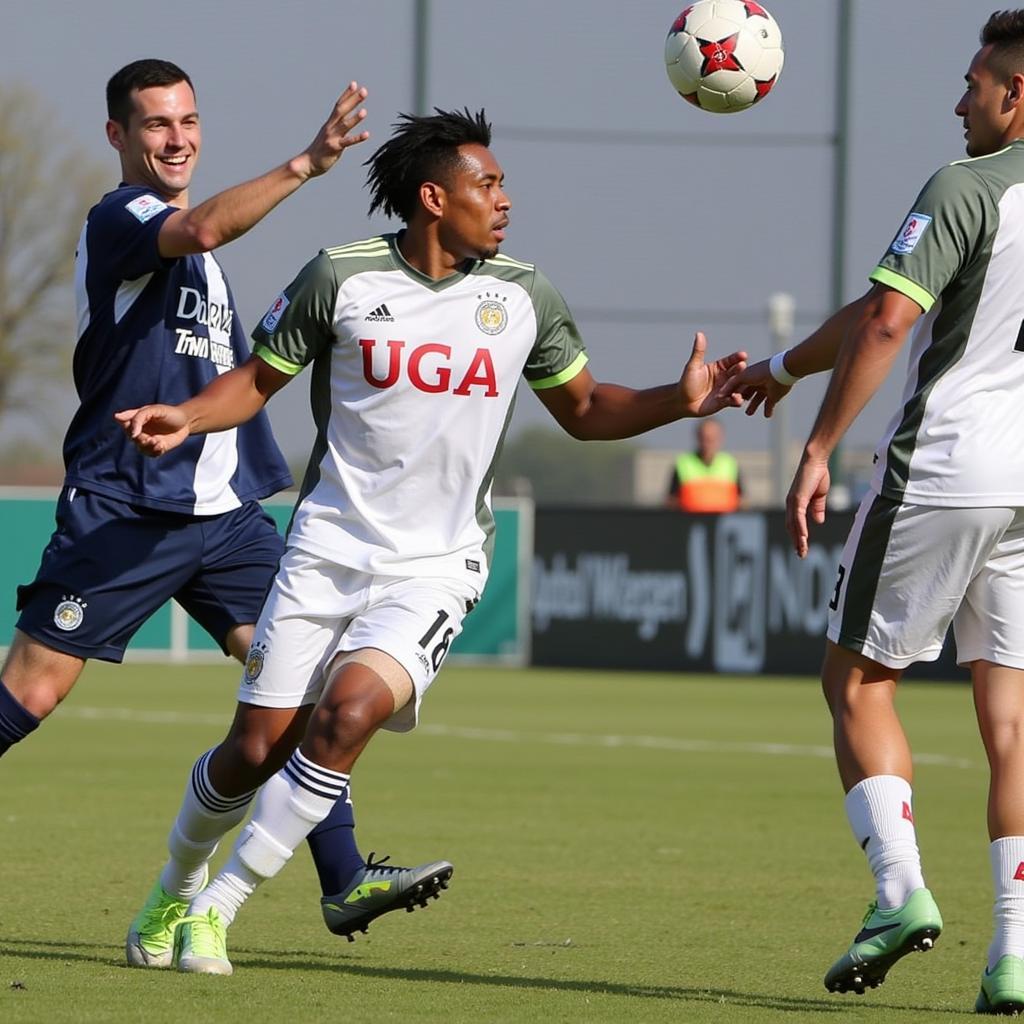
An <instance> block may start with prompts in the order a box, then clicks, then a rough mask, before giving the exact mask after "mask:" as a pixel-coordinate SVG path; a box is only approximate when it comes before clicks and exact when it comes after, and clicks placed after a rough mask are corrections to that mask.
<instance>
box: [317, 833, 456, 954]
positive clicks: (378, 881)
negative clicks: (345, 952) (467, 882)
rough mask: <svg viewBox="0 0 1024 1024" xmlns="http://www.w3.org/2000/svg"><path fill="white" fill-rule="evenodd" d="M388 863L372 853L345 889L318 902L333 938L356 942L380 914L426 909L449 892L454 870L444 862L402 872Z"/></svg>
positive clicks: (405, 869)
mask: <svg viewBox="0 0 1024 1024" xmlns="http://www.w3.org/2000/svg"><path fill="white" fill-rule="evenodd" d="M387 859H388V858H387V857H382V858H381V859H380V860H376V861H375V860H374V859H373V854H372V853H371V854H370V856H369V858H368V859H367V861H366V867H364V868H361V869H360V870H359V871H357V872H356V875H355V877H354V878H353V879H352V881H351V882H350V883H349V885H348V888H347V889H345V890H344V891H343V892H339V893H338V894H337V895H335V896H324V897H323V898H322V899H321V900H320V909H321V910H322V912H323V915H324V924H326V925H327V927H328V928H329V929H330V930H331V931H332V932H334V934H335V935H344V936H345V938H347V939H348V941H349V942H355V933H356V932H365V931H366V928H367V925H369V923H370V922H371V921H373V920H375V919H376V918H378V917H380V916H381V914H387V913H388V912H389V911H392V910H408V911H412V910H414V909H415V908H416V907H425V906H426V905H427V900H428V899H435V900H436V899H437V898H438V897H439V896H440V895H441V892H442V890H444V889H447V888H448V880H449V879H450V878H451V877H452V872H454V870H455V868H454V867H452V865H451V864H449V863H448V861H446V860H435V861H431V863H429V864H420V865H419V866H418V867H414V868H402V867H398V866H397V865H393V864H386V863H385V861H386V860H387Z"/></svg>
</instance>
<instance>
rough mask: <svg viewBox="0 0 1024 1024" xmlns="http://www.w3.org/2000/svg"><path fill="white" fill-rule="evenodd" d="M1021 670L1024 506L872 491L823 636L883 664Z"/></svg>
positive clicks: (855, 529)
mask: <svg viewBox="0 0 1024 1024" xmlns="http://www.w3.org/2000/svg"><path fill="white" fill-rule="evenodd" d="M951 622H952V624H953V636H954V638H955V640H956V650H957V661H958V662H959V663H960V664H962V665H963V664H967V663H968V662H971V661H975V660H978V659H983V660H985V661H991V662H993V663H994V664H996V665H1004V666H1006V667H1007V668H1024V509H1017V508H939V507H936V506H932V505H907V504H902V503H900V502H897V501H891V500H890V499H888V498H883V497H881V496H880V495H876V494H874V493H869V494H868V495H867V496H866V497H865V498H864V500H863V501H862V502H861V505H860V508H859V509H858V510H857V515H856V518H855V519H854V523H853V527H852V529H851V530H850V536H849V538H848V539H847V541H846V546H845V547H844V548H843V554H842V557H841V558H840V564H839V576H838V579H837V581H836V589H835V592H834V593H833V595H832V600H831V602H830V603H829V624H828V638H829V639H830V640H832V641H833V642H834V643H837V644H839V645H840V646H842V647H846V648H849V649H850V650H853V651H858V652H860V653H861V654H863V655H865V657H868V658H871V660H872V661H877V662H879V663H880V664H882V665H885V666H887V667H889V668H894V669H904V668H906V667H907V666H908V665H911V664H913V663H914V662H917V661H935V660H936V659H937V658H938V656H939V653H940V651H941V649H942V641H943V638H944V637H945V635H946V631H947V630H948V628H949V625H950V623H951Z"/></svg>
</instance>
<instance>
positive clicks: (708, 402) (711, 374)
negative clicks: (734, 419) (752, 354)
mask: <svg viewBox="0 0 1024 1024" xmlns="http://www.w3.org/2000/svg"><path fill="white" fill-rule="evenodd" d="M707 347H708V341H707V338H705V337H704V335H703V334H702V333H701V332H700V331H698V332H697V334H696V335H695V336H694V339H693V351H692V352H691V353H690V358H689V359H688V360H687V362H686V366H685V367H684V368H683V375H682V377H680V378H679V392H680V395H681V397H682V401H683V405H684V406H685V408H686V415H687V416H710V415H711V414H712V413H716V412H718V411H719V410H720V409H726V408H730V407H734V406H739V405H742V404H743V399H742V398H741V397H740V395H739V394H738V393H737V392H735V391H733V390H732V389H730V388H728V387H727V386H726V385H727V382H728V381H729V380H731V379H732V378H733V377H735V376H736V374H738V373H740V372H741V371H742V370H743V369H744V368H745V367H746V365H747V353H746V352H733V353H731V354H730V355H727V356H724V357H723V358H722V359H717V360H715V362H713V363H705V362H704V353H705V352H706V351H707Z"/></svg>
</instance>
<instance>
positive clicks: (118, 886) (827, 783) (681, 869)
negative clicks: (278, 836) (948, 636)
mask: <svg viewBox="0 0 1024 1024" xmlns="http://www.w3.org/2000/svg"><path fill="white" fill-rule="evenodd" d="M235 680H236V671H235V670H234V669H233V668H232V667H231V666H230V665H227V664H225V665H224V666H222V667H180V668H173V667H166V666H159V667H156V666H143V665H138V664H130V665H126V666H122V667H120V668H111V667H108V666H100V665H92V666H90V667H89V668H88V669H87V671H86V674H85V676H84V677H83V679H82V681H81V682H80V684H79V686H78V688H77V689H76V692H75V693H74V694H73V695H72V697H71V698H70V699H69V701H68V702H67V704H66V705H65V707H64V708H62V709H61V710H60V711H59V712H58V713H57V714H56V716H55V717H54V718H53V719H52V720H51V721H49V722H47V723H46V724H45V725H44V726H43V728H42V729H41V730H40V731H39V732H38V733H37V734H36V735H35V736H34V737H33V738H32V739H31V740H30V741H29V742H27V743H25V744H22V745H21V746H20V747H18V748H16V749H15V750H14V751H13V752H12V753H10V754H9V755H8V756H7V757H5V758H4V759H3V761H2V764H0V778H2V780H3V785H2V789H0V792H2V794H3V796H2V802H0V850H2V853H3V870H2V874H0V1021H2V1022H4V1024H21V1022H27V1021H31V1022H47V1024H49V1022H67V1021H76V1022H78V1021H82V1022H86V1021H87V1022H99V1021H111V1022H129V1021H145V1022H147V1024H163V1022H170V1021H175V1022H178V1021H182V1022H188V1021H203V1022H217V1024H220V1022H235V1021H246V1022H248V1021H261V1022H263V1021H266V1022H279V1021H280V1022H285V1021H295V1022H296V1024H304V1022H307V1021H356V1022H363V1021H371V1022H372V1021H443V1022H445V1024H459V1022H474V1024H477V1022H499V1021H500V1022H505V1021H508V1022H532V1021H543V1022H545V1024H551V1022H561V1021H566V1022H570V1021H572V1022H575V1021H586V1022H591V1021H630V1022H644V1024H646V1022H659V1021H674V1022H678V1021H699V1022H703V1021H722V1022H737V1021H742V1022H744V1024H746V1022H758V1021H787V1022H789V1021H791V1022H801V1021H827V1020H840V1019H842V1020H846V1021H887V1022H888V1021H896V1022H898V1021H912V1020H913V1021H927V1022H934V1021H945V1020H954V1019H959V1018H962V1016H963V1015H964V1014H965V1013H967V1012H969V1011H970V1010H971V1008H972V1007H973V1001H974V996H975V993H976V990H977V979H978V974H979V972H980V970H981V967H982V966H983V963H984V956H985V950H986V945H987V942H988V934H989V922H990V900H991V896H990V886H991V883H990V879H989V869H988V853H987V846H988V843H987V838H986V836H985V834H984V821H985V814H984V803H985V790H986V783H987V772H986V769H985V766H984V758H983V754H982V751H981V746H980V743H979V741H978V739H977V738H976V734H975V726H974V720H973V712H972V709H971V703H970V693H969V691H968V689H967V688H966V687H961V686H956V685H929V684H923V683H913V684H907V685H906V687H905V689H904V692H903V694H902V704H901V707H902V710H903V712H904V715H905V719H906V722H907V724H908V728H909V731H910V734H911V739H912V741H913V743H914V746H915V748H916V751H917V753H918V754H919V764H918V768H917V781H916V806H915V810H916V812H917V818H918V831H919V836H920V838H921V843H922V847H923V849H924V851H925V870H926V874H927V877H928V880H929V883H930V885H931V888H932V890H933V891H934V892H935V894H936V896H937V898H938V899H939V902H940V905H941V907H942V910H943V914H944V916H945V921H946V931H945V933H944V935H943V936H942V939H941V940H940V941H939V943H938V944H937V946H936V948H935V950H934V951H932V952H931V953H929V954H927V955H926V956H922V955H919V954H917V955H914V956H911V957H909V958H907V959H906V960H904V961H903V962H902V963H901V964H899V965H898V966H897V967H896V968H895V970H894V971H893V973H892V974H891V975H890V977H889V980H888V982H887V983H886V984H885V985H884V986H882V988H880V989H878V990H876V991H874V992H870V993H868V994H866V995H864V996H862V997H857V996H852V995H850V996H831V995H829V994H828V993H826V992H825V990H824V988H823V987H822V984H821V977H822V975H823V973H824V971H825V969H826V968H827V966H828V965H829V963H830V962H831V961H832V959H833V958H834V957H835V956H837V955H838V954H839V953H841V952H842V951H843V949H844V948H845V946H846V944H847V942H848V941H849V939H850V938H851V937H852V935H853V933H854V932H855V931H856V929H857V927H858V925H859V923H860V917H861V915H862V913H863V910H864V907H865V905H866V902H867V900H868V899H869V897H870V896H871V891H872V887H871V885H870V878H869V874H868V870H867V867H866V864H865V862H864V859H863V856H862V854H861V853H860V852H859V851H858V849H857V847H856V845H855V843H854V841H853V838H852V836H851V835H850V833H849V829H848V826H847V824H846V820H845V817H844V815H843V809H842V800H841V794H840V789H839V785H838V782H837V780H836V777H835V769H834V766H833V764H832V761H831V754H830V750H829V747H828V744H829V722H828V718H827V714H826V711H825V709H824V704H823V702H822V700H821V697H820V694H819V692H818V688H817V685H816V684H815V683H813V682H812V681H809V680H802V681H795V680H779V679H749V678H748V679H731V678H707V677H674V676H667V675H654V674H651V675H639V674H638V675H630V674H612V673H603V674H598V673H583V672H555V671H542V670H530V671H512V670H491V669H486V670H484V669H480V670H476V669H468V668H449V669H447V670H446V671H445V672H444V673H443V675H442V678H441V680H440V682H439V683H438V685H437V686H436V687H435V690H434V691H433V692H432V693H431V694H430V696H429V697H428V699H427V701H426V703H425V707H424V716H423V724H422V726H421V728H420V729H419V730H417V731H416V732H415V733H413V734H411V735H406V736H393V735H382V736H381V737H379V738H378V739H377V740H376V741H375V742H374V743H373V744H372V745H371V748H370V750H369V752H368V753H367V754H366V755H365V757H364V758H363V760H362V762H361V764H360V766H359V769H358V771H357V774H356V778H355V785H354V795H355V801H356V813H357V822H358V825H359V829H358V836H359V839H360V845H361V847H362V848H363V851H364V853H368V852H370V851H371V850H375V851H376V852H377V853H378V854H383V853H388V854H391V856H392V859H393V860H394V861H396V862H397V863H409V862H418V861H421V860H427V859H433V858H436V857H446V858H448V859H450V860H451V861H453V862H454V864H455V866H456V871H455V877H454V879H453V881H452V887H451V889H450V890H449V891H448V892H447V893H446V894H445V895H444V897H443V898H442V899H441V900H440V901H438V902H434V903H431V904H430V906H429V908H428V909H426V910H418V911H417V912H416V913H414V914H403V913H399V914H391V915H388V916H387V917H385V918H383V919H381V920H379V921H377V922H376V923H375V924H374V925H373V926H372V927H371V929H370V933H369V935H368V936H362V937H360V940H359V941H358V942H356V943H354V944H349V943H346V942H344V941H339V940H337V939H336V938H335V937H333V936H331V935H330V934H329V933H328V932H327V931H326V930H325V929H324V927H323V925H322V923H321V921H320V917H319V907H318V896H319V890H318V887H317V885H316V880H315V875H314V873H313V869H312V865H311V862H310V860H309V857H308V854H307V852H306V850H305V849H304V848H303V849H300V850H299V851H298V853H297V854H296V856H295V859H294V860H293V862H292V863H291V864H290V865H289V866H288V867H287V868H286V869H285V871H284V872H283V873H282V874H281V875H280V876H279V877H278V878H277V879H275V880H274V881H272V882H270V883H269V884H267V885H266V886H264V887H263V888H262V889H261V890H259V891H258V893H257V894H256V896H255V897H254V898H253V900H252V901H251V902H250V904H249V905H248V906H247V907H246V908H245V909H244V910H243V911H242V914H241V916H240V917H239V919H238V921H237V922H236V924H235V925H234V927H233V928H232V929H231V932H230V934H229V941H230V952H231V956H232V960H233V962H234V964H235V974H234V976H233V977H231V978H220V977H206V976H186V975H180V974H177V973H176V972H159V971H157V972H146V971H139V970H129V969H128V968H126V967H124V966H123V953H122V948H121V943H122V941H123V938H124V933H125V931H126V928H127V925H128V922H129V920H130V919H131V917H132V915H133V913H134V912H135V910H136V909H137V906H138V905H139V904H140V902H141V901H142V900H143V898H144V897H145V895H146V892H147V890H148V889H149V886H150V884H151V882H152V880H153V878H154V877H155V874H156V872H157V870H158V869H159V867H160V864H161V863H162V860H163V850H164V845H163V844H164V839H165V835H166V832H167V828H168V826H169V824H170V822H171V820H172V817H173V814H174V812H175V811H176V809H177V805H178V801H179V797H180V793H181V790H182V787H183V784H184V780H185V775H186V771H187V769H188V767H189V766H190V765H191V763H192V760H193V759H194V757H195V755H196V754H198V753H199V752H201V751H202V750H204V749H206V747H208V746H211V745H212V744H213V743H214V742H216V741H217V740H218V739H219V737H220V735H221V734H222V731H223V729H224V726H225V725H226V722H227V719H228V713H229V710H230V706H231V703H232V700H233V695H234V688H235ZM225 852H226V851H225V850H221V851H220V853H219V854H218V861H219V860H220V858H221V857H222V856H223V854H224V853H225Z"/></svg>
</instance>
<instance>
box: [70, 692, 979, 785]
mask: <svg viewBox="0 0 1024 1024" xmlns="http://www.w3.org/2000/svg"><path fill="white" fill-rule="evenodd" d="M55 713H56V714H58V715H61V716H63V717H68V718H82V719H85V720H87V721H94V722H142V723H144V724H146V725H220V726H225V727H226V726H227V725H228V723H229V722H230V721H231V716H230V715H209V714H199V713H197V712H193V711H140V710H137V709H135V708H91V707H76V706H70V707H69V706H66V705H65V706H62V707H60V708H58V710H57V711H56V712H55ZM416 731H417V733H419V734H420V735H425V736H438V737H442V738H444V739H458V740H476V741H478V742H483V743H545V744H550V745H552V746H560V747H601V748H603V749H606V750H614V749H620V748H626V749H634V750H671V751H675V752H677V753H680V754H767V755H768V756H770V757H812V758H816V759H820V760H826V761H829V760H832V758H833V757H834V756H835V755H834V754H833V752H832V748H831V747H827V746H810V745H807V746H805V745H801V744H796V743H743V742H738V741H736V742H727V741H718V740H687V739H677V738H676V737H673V736H602V735H599V734H592V733H576V732H536V733H532V732H520V731H517V730H514V729H474V728H467V727H463V726H454V725H436V724H435V725H421V726H419V727H418V728H417V729H416ZM914 761H915V762H916V763H917V764H929V765H936V766H938V767H941V768H961V769H969V768H974V767H975V763H974V762H973V761H971V760H969V759H968V758H965V757H947V756H946V755H945V754H915V755H914Z"/></svg>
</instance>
